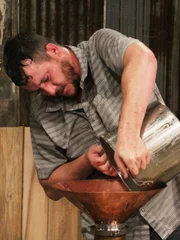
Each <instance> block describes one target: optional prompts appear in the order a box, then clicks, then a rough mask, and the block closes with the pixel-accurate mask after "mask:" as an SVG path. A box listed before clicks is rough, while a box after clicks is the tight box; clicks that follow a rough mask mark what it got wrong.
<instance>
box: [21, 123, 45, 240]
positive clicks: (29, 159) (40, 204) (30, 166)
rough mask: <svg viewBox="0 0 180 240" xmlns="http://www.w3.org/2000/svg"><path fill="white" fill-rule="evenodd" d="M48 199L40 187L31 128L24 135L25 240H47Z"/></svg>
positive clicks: (26, 129)
mask: <svg viewBox="0 0 180 240" xmlns="http://www.w3.org/2000/svg"><path fill="white" fill-rule="evenodd" d="M47 213H48V199H47V197H46V195H45V193H44V191H43V189H42V187H41V186H40V184H39V182H38V179H37V175H36V170H35V168H34V159H33V154H32V146H31V141H30V131H29V128H25V135H24V169H23V231H22V232H23V234H22V236H23V237H22V239H23V240H32V239H33V240H47V217H48V214H47Z"/></svg>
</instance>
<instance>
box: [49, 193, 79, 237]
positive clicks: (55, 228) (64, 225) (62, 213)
mask: <svg viewBox="0 0 180 240" xmlns="http://www.w3.org/2000/svg"><path fill="white" fill-rule="evenodd" d="M51 239H53V240H60V239H62V240H70V239H71V240H81V239H83V238H82V236H81V231H80V222H79V210H78V209H77V208H76V207H75V206H73V205H72V204H71V203H70V202H69V201H68V200H67V199H65V198H62V199H61V200H59V201H57V202H53V201H51V200H49V218H48V240H51Z"/></svg>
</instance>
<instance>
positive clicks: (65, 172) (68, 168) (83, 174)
mask: <svg viewBox="0 0 180 240" xmlns="http://www.w3.org/2000/svg"><path fill="white" fill-rule="evenodd" d="M93 170H94V168H93V167H92V165H91V164H90V162H89V161H88V159H87V157H86V153H85V154H83V155H82V156H81V157H79V158H77V159H75V160H74V161H72V162H68V163H66V164H64V165H62V166H60V167H58V168H56V169H55V170H54V171H53V173H52V174H51V175H50V177H49V178H48V179H47V180H39V181H40V183H41V185H42V186H43V188H44V191H45V192H46V195H47V196H48V197H49V198H51V199H52V200H58V199H59V198H61V197H62V195H61V193H60V192H59V191H57V190H56V189H55V188H54V187H53V186H54V185H55V184H56V183H57V182H60V181H68V180H77V179H85V178H87V176H88V175H89V174H90V173H91V172H92V171H93Z"/></svg>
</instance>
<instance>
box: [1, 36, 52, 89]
mask: <svg viewBox="0 0 180 240" xmlns="http://www.w3.org/2000/svg"><path fill="white" fill-rule="evenodd" d="M50 42H51V43H55V44H56V42H55V41H53V40H50V39H48V38H45V37H43V36H40V35H38V34H31V33H19V34H17V35H16V36H15V37H14V38H12V39H10V40H8V41H7V42H6V43H5V46H4V54H3V64H4V67H5V71H6V73H7V75H8V76H9V77H10V78H11V79H12V81H13V82H14V83H15V84H16V85H18V86H22V85H25V84H26V83H27V77H26V76H25V74H24V72H23V70H22V67H23V66H26V65H28V64H26V63H23V60H25V59H30V60H31V61H42V60H48V59H49V57H48V55H47V53H46V45H47V44H48V43H50Z"/></svg>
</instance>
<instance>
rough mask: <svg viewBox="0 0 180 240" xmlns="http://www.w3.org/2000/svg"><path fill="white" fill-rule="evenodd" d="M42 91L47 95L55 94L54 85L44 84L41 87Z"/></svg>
mask: <svg viewBox="0 0 180 240" xmlns="http://www.w3.org/2000/svg"><path fill="white" fill-rule="evenodd" d="M41 91H42V93H44V94H46V95H49V96H54V95H56V86H53V85H46V86H43V87H42V88H41Z"/></svg>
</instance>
